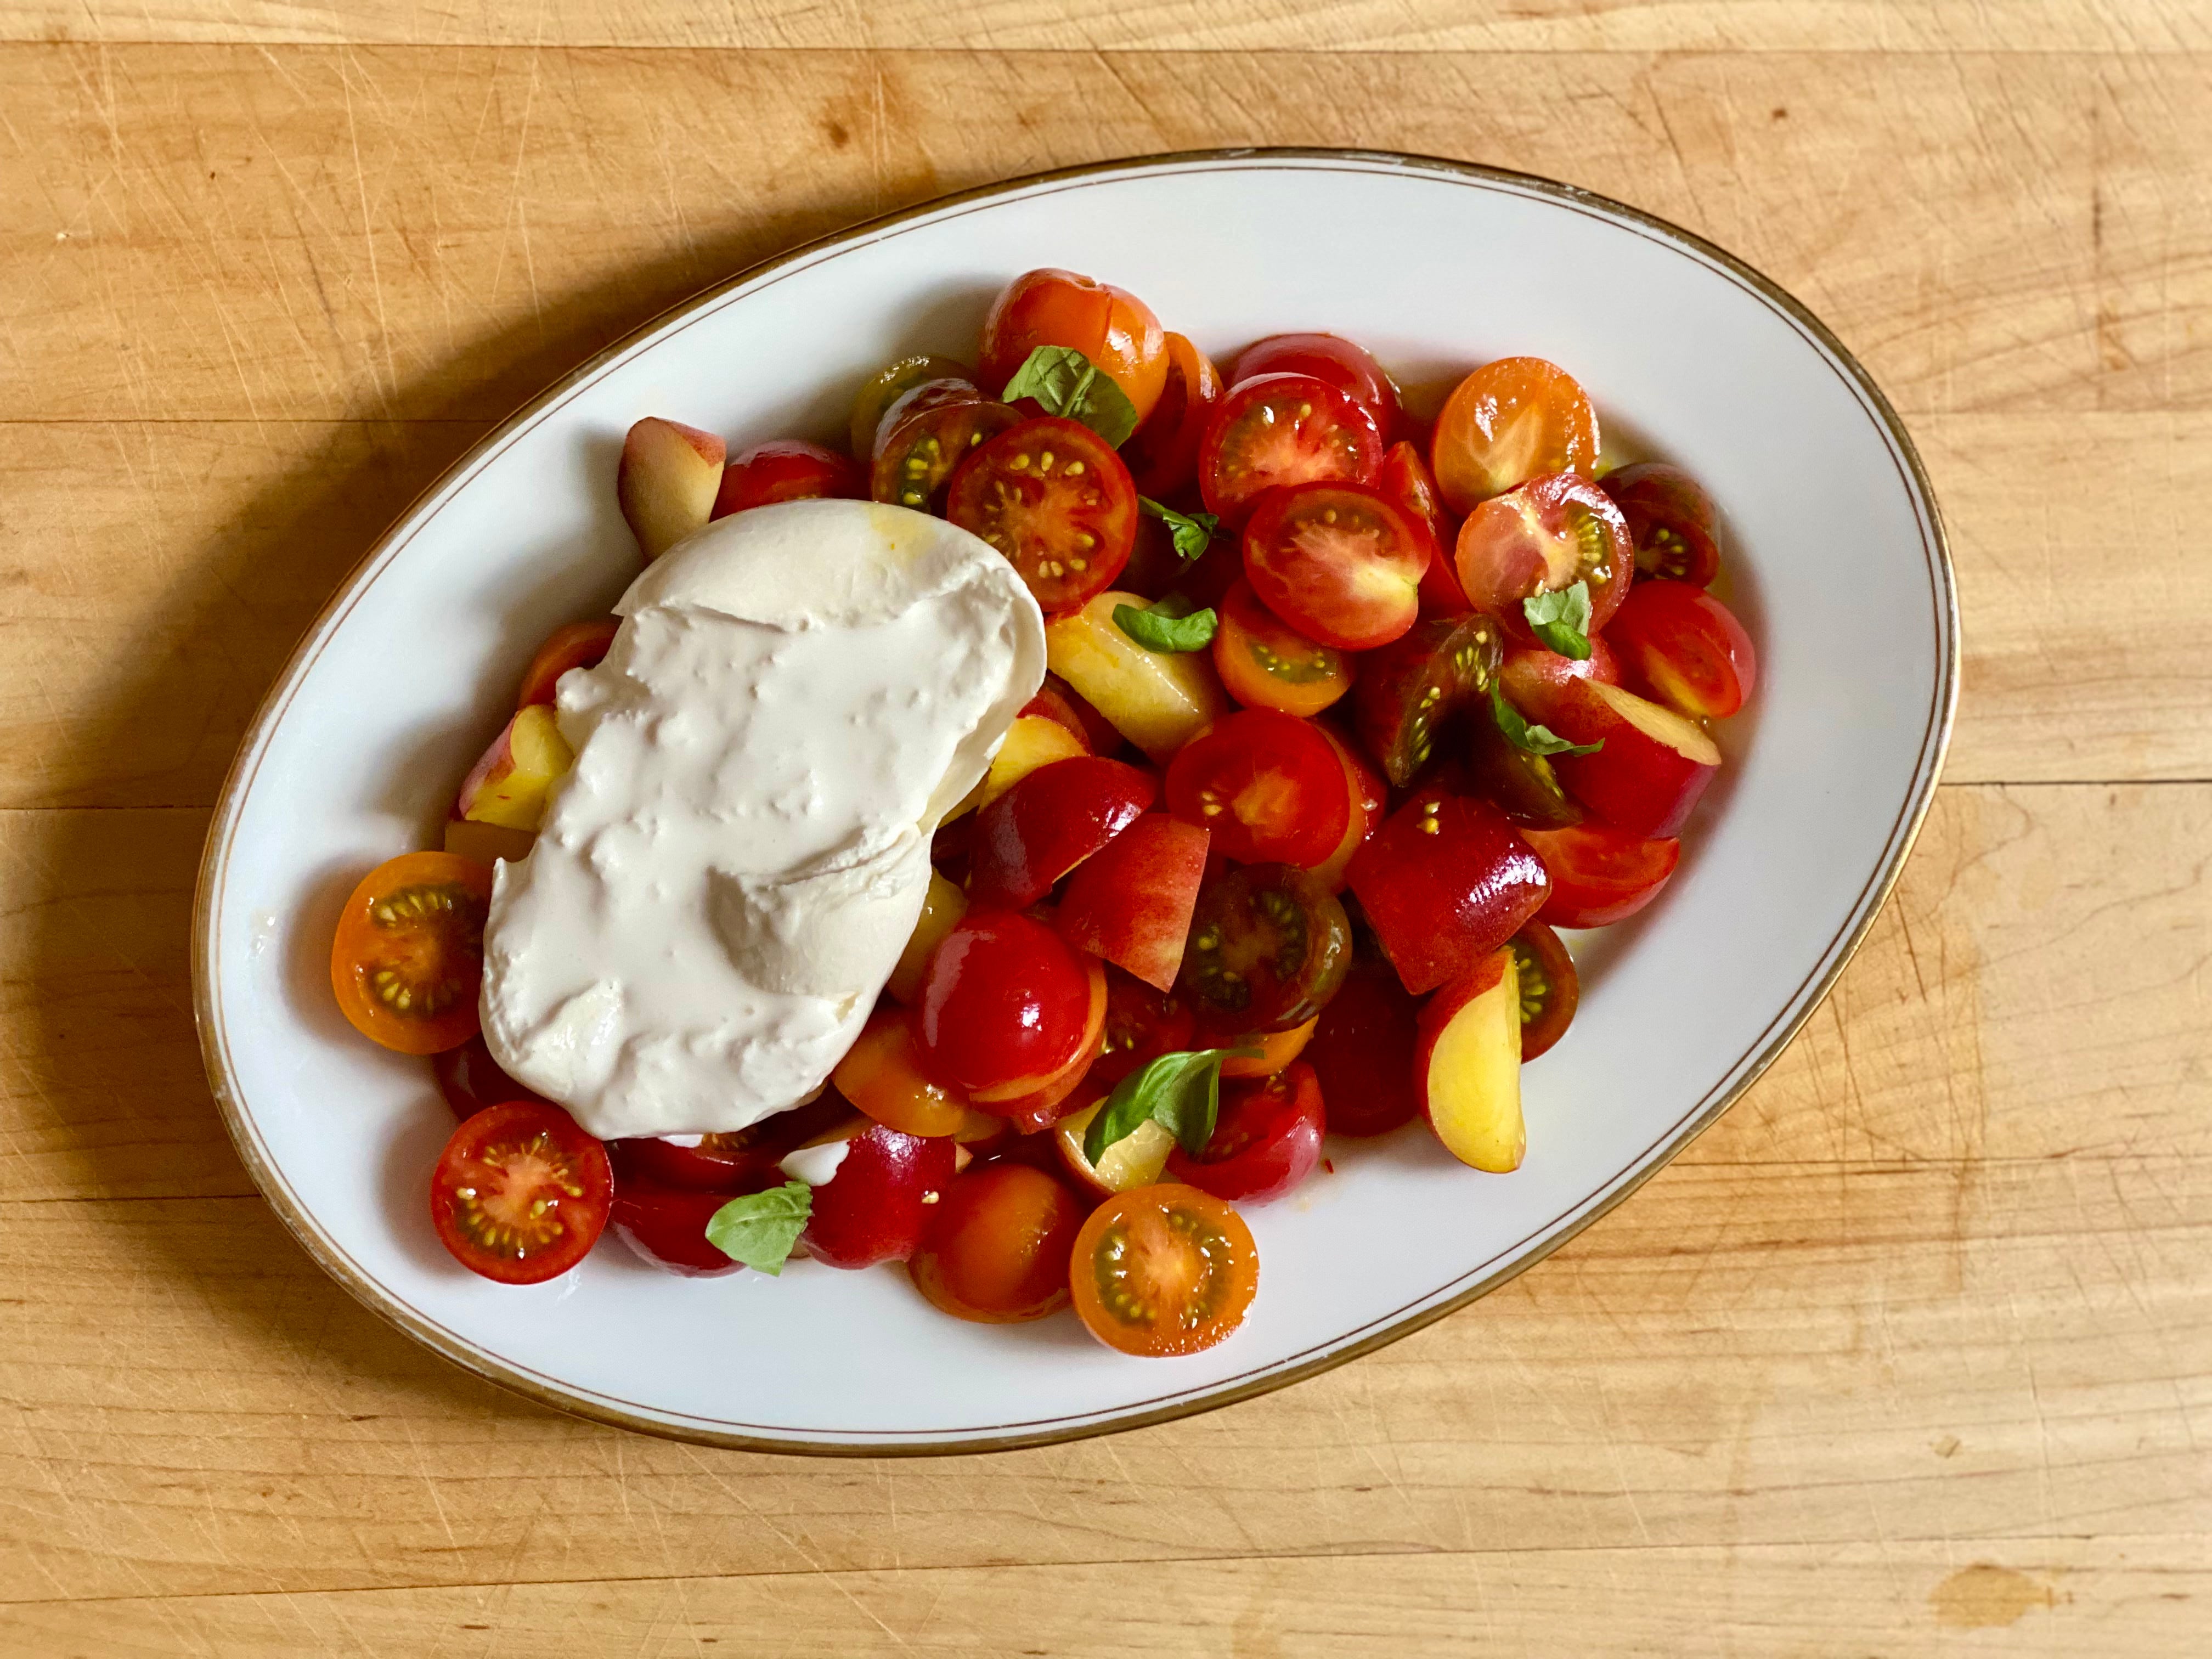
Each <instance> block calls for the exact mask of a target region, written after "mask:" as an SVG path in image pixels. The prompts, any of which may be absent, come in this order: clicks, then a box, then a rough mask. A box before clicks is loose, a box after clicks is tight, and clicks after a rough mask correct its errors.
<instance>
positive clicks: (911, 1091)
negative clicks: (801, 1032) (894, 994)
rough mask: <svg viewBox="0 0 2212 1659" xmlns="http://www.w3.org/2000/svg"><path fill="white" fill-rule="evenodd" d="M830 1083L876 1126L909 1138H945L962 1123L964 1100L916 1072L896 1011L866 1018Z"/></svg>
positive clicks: (911, 1045) (909, 1029)
mask: <svg viewBox="0 0 2212 1659" xmlns="http://www.w3.org/2000/svg"><path fill="white" fill-rule="evenodd" d="M829 1080H830V1081H831V1082H832V1083H834V1084H836V1085H837V1092H838V1093H839V1094H841V1095H842V1096H844V1097H845V1098H846V1099H848V1100H849V1101H851V1102H852V1103H853V1104H854V1105H855V1106H857V1107H859V1108H860V1109H861V1110H862V1111H864V1112H866V1114H867V1115H869V1116H870V1117H872V1118H873V1119H874V1120H875V1121H877V1122H878V1123H881V1124H884V1125H886V1126H887V1127H890V1128H893V1129H901V1130H903V1131H904V1132H905V1133H908V1134H910V1135H949V1134H951V1133H954V1132H955V1131H956V1130H957V1129H958V1128H959V1127H960V1126H961V1125H962V1124H963V1122H965V1121H967V1117H968V1102H967V1100H966V1099H965V1098H964V1097H962V1096H960V1095H958V1094H956V1093H955V1092H954V1091H951V1090H950V1089H947V1088H946V1087H945V1086H944V1085H942V1084H940V1083H938V1082H937V1081H935V1080H934V1079H932V1078H930V1077H929V1076H928V1075H927V1073H924V1072H923V1071H922V1069H921V1054H919V1053H918V1052H917V1051H916V1049H915V1041H914V1024H913V1022H912V1021H911V1020H909V1019H908V1018H907V1011H906V1010H905V1009H903V1008H901V1007H898V1006H891V1007H888V1008H878V1009H877V1010H876V1011H875V1012H873V1013H872V1014H870V1015H869V1016H868V1023H867V1024H866V1025H864V1026H862V1027H861V1028H860V1036H858V1037H857V1038H855V1039H854V1043H853V1046H852V1047H851V1048H848V1049H847V1050H846V1051H845V1057H844V1059H842V1060H839V1061H838V1062H837V1066H836V1070H835V1071H833V1072H831V1073H829Z"/></svg>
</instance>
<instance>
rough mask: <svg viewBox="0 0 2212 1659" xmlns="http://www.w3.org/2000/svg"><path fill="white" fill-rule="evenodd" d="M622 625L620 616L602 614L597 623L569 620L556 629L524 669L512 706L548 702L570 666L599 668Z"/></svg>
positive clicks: (521, 706) (527, 706) (527, 705)
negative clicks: (603, 615) (604, 615)
mask: <svg viewBox="0 0 2212 1659" xmlns="http://www.w3.org/2000/svg"><path fill="white" fill-rule="evenodd" d="M621 627H622V619H621V618H620V617H601V618H600V619H599V620H598V621H597V622H580V623H566V624H565V625H563V626H562V627H559V628H556V629H554V630H553V632H552V633H551V634H550V635H548V636H547V638H546V641H545V643H544V644H543V645H541V646H539V647H538V654H537V655H536V656H534V657H532V659H530V666H529V667H528V668H526V669H525V670H524V671H523V675H522V690H520V692H518V693H517V694H516V696H515V699H514V706H515V707H516V708H529V707H530V705H531V704H532V703H534V702H536V703H547V704H550V703H551V702H552V701H553V696H554V692H555V691H556V689H557V688H558V687H559V685H560V684H561V676H562V675H563V674H565V673H567V672H568V671H569V670H570V669H572V668H596V667H598V666H599V663H600V661H601V660H602V659H604V658H605V656H606V654H607V647H609V646H611V645H612V644H613V643H614V642H615V633H616V631H617V629H620V628H621Z"/></svg>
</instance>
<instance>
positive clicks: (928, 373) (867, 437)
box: [849, 356, 975, 466]
mask: <svg viewBox="0 0 2212 1659" xmlns="http://www.w3.org/2000/svg"><path fill="white" fill-rule="evenodd" d="M925 380H965V381H966V382H968V384H969V385H970V386H973V385H975V371H974V370H972V369H970V368H969V367H968V365H967V364H965V363H963V362H954V361H953V360H952V359H951V358H950V357H929V356H920V357H902V358H900V359H899V360H898V361H897V362H895V363H891V364H889V365H887V366H886V367H884V368H882V369H879V370H878V371H877V372H876V373H875V374H871V375H870V376H869V377H868V378H867V379H866V380H863V381H862V382H861V383H860V391H859V392H856V393H854V398H853V418H852V429H851V432H850V434H849V436H850V439H851V442H852V449H853V459H854V460H856V461H858V462H859V463H860V465H862V466H866V465H868V463H869V460H870V459H872V457H873V456H874V454H875V453H876V435H877V434H878V432H880V431H881V430H882V429H883V424H884V410H887V409H889V408H890V406H891V405H892V404H895V403H896V402H897V401H898V400H899V399H900V398H902V397H904V396H905V395H906V394H907V393H908V392H911V391H913V390H914V389H915V387H916V386H920V385H921V383H922V382H923V381H925Z"/></svg>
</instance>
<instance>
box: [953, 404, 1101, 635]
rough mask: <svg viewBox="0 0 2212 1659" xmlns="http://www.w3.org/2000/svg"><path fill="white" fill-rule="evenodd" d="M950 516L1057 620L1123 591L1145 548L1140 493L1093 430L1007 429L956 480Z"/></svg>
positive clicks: (1052, 425) (1049, 421) (1041, 422)
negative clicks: (1124, 574)
mask: <svg viewBox="0 0 2212 1659" xmlns="http://www.w3.org/2000/svg"><path fill="white" fill-rule="evenodd" d="M945 516H946V517H947V518H949V519H951V520H952V522H953V523H955V524H957V525H958V526H960V527H961V528H962V529H963V530H965V531H969V532H972V533H973V534H975V535H977V536H980V537H981V538H982V539H983V540H985V541H987V542H988V543H989V544H991V545H992V546H993V547H995V548H996V549H998V550H999V551H1000V552H1001V553H1003V554H1004V555H1006V562H1007V563H1009V564H1011V565H1012V566H1013V568H1015V569H1016V570H1017V571H1018V572H1019V573H1020V574H1021V579H1022V580H1023V581H1024V583H1026V584H1027V585H1028V586H1029V590H1030V593H1031V594H1033V595H1034V596H1035V597H1036V602H1037V604H1038V605H1040V606H1042V608H1043V610H1044V611H1046V613H1047V614H1048V615H1050V614H1052V613H1054V612H1058V611H1079V610H1081V609H1082V608H1083V606H1084V605H1085V604H1086V603H1088V602H1089V601H1090V600H1091V599H1092V598H1093V597H1094V596H1095V595H1097V594H1100V593H1103V592H1105V591H1106V590H1107V589H1108V588H1109V587H1111V586H1113V585H1114V578H1115V577H1116V576H1118V575H1120V574H1121V567H1122V566H1124V565H1126V564H1127V563H1128V562H1129V550H1130V549H1132V548H1133V547H1134V546H1135V545H1136V544H1137V487H1136V486H1135V485H1134V484H1133V483H1130V482H1129V469H1128V468H1127V466H1125V465H1122V461H1121V457H1120V456H1119V455H1116V454H1115V453H1114V451H1113V449H1112V447H1110V446H1109V444H1108V443H1107V442H1106V441H1105V440H1104V439H1103V438H1101V437H1100V436H1099V435H1097V433H1095V432H1093V431H1092V430H1091V428H1089V427H1087V426H1084V425H1082V424H1081V423H1080V422H1075V421H1064V420H1061V419H1060V418H1059V417H1058V416H1050V415H1048V416H1041V417H1040V418H1038V419H1036V420H1033V421H1024V422H1022V423H1021V424H1020V425H1018V426H1012V427H1008V428H1006V430H1005V431H1004V432H1001V433H1000V435H998V436H997V437H995V438H994V439H992V440H991V441H989V442H987V443H986V444H984V445H983V446H982V447H980V448H978V449H975V450H974V451H972V452H971V453H969V456H968V459H966V460H964V461H963V462H962V463H961V464H960V470H959V471H957V472H955V473H954V474H953V475H952V487H951V491H950V492H949V493H948V494H947V495H946V496H945Z"/></svg>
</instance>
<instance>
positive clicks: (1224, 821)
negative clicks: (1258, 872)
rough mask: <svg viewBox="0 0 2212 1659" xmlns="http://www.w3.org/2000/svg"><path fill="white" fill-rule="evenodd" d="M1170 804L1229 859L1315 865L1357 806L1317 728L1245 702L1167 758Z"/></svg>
mask: <svg viewBox="0 0 2212 1659" xmlns="http://www.w3.org/2000/svg"><path fill="white" fill-rule="evenodd" d="M1060 764H1062V765H1066V762H1064V761H1063V762H1061V763H1060ZM1168 810H1169V811H1170V812H1173V813H1174V814H1175V815H1176V817H1179V818H1181V819H1182V821H1183V822H1184V823H1194V824H1196V825H1197V826H1198V827H1199V828H1200V829H1206V830H1210V831H1211V832H1212V836H1213V846H1214V848H1215V850H1216V851H1218V852H1219V853H1220V854H1221V855H1222V856H1223V857H1225V858H1230V859H1234V860H1237V862H1239V863H1247V864H1301V865H1314V864H1319V863H1321V862H1322V860H1324V859H1326V858H1328V855H1329V854H1331V853H1332V852H1334V851H1335V850H1336V844H1337V842H1340V841H1341V840H1342V839H1343V838H1344V827H1345V824H1346V821H1347V820H1348V818H1349V817H1350V813H1351V805H1350V803H1349V802H1348V801H1347V799H1346V796H1345V789H1344V769H1343V768H1342V767H1341V766H1340V765H1339V764H1338V763H1337V758H1336V754H1335V751H1334V750H1332V749H1330V747H1329V746H1328V738H1324V737H1323V736H1322V734H1321V732H1319V731H1318V730H1317V729H1316V727H1314V726H1311V725H1310V724H1309V723H1308V722H1306V721H1304V720H1299V719H1297V717H1296V716H1295V715H1291V714H1278V713H1277V712H1276V711H1275V710H1273V709H1272V708H1245V709H1240V710H1238V711H1237V713H1236V714H1229V715H1225V716H1224V717H1223V718H1222V719H1220V720H1216V721H1215V722H1214V723H1213V724H1212V726H1208V727H1207V728H1206V730H1205V731H1203V732H1200V733H1199V734H1198V736H1196V737H1195V738H1192V739H1191V740H1190V741H1189V742H1188V743H1187V744H1184V745H1183V746H1182V749H1181V750H1178V751H1177V752H1176V757H1175V759H1174V760H1173V761H1171V762H1170V763H1169V764H1168Z"/></svg>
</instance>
